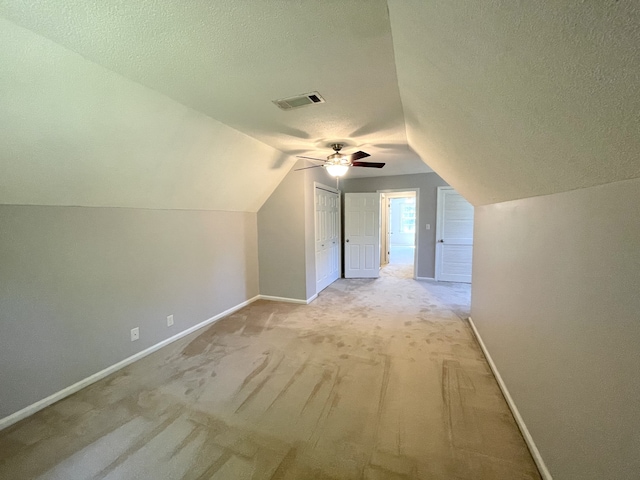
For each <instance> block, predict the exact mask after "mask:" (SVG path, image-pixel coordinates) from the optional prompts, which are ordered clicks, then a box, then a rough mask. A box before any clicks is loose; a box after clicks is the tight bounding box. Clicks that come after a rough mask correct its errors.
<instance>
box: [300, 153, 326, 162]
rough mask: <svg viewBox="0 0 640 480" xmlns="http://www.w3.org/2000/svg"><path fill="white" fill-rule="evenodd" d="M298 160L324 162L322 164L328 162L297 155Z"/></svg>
mask: <svg viewBox="0 0 640 480" xmlns="http://www.w3.org/2000/svg"><path fill="white" fill-rule="evenodd" d="M296 158H304V159H305V160H313V161H316V162H322V163H324V162H326V160H320V159H319V158H313V157H302V156H300V155H296Z"/></svg>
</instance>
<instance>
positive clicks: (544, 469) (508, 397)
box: [469, 317, 553, 480]
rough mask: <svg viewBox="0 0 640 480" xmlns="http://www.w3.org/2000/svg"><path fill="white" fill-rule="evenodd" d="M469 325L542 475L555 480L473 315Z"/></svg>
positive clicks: (546, 478)
mask: <svg viewBox="0 0 640 480" xmlns="http://www.w3.org/2000/svg"><path fill="white" fill-rule="evenodd" d="M469 325H471V329H472V330H473V334H474V335H475V337H476V340H478V344H480V348H481V349H482V353H484V356H485V358H486V359H487V362H488V363H489V367H491V371H492V372H493V375H494V376H495V377H496V380H497V381H498V385H499V386H500V390H502V395H504V398H505V400H506V401H507V405H509V408H510V409H511V413H512V414H513V418H515V420H516V423H517V424H518V428H519V429H520V432H522V436H523V437H524V441H525V442H526V443H527V447H529V451H530V452H531V456H532V457H533V460H534V461H535V462H536V465H537V466H538V470H539V471H540V475H541V476H542V478H543V479H544V480H553V478H552V477H551V473H549V469H548V468H547V466H546V465H545V463H544V460H543V459H542V456H541V455H540V451H539V450H538V447H536V444H535V442H534V441H533V437H532V436H531V433H529V429H528V428H527V426H526V425H525V423H524V420H523V419H522V417H521V416H520V412H519V411H518V407H516V404H515V402H514V401H513V398H511V394H510V393H509V390H507V386H506V385H505V383H504V381H503V380H502V377H501V376H500V372H498V368H497V367H496V365H495V363H493V359H492V358H491V355H490V354H489V351H488V350H487V347H486V345H485V344H484V342H483V341H482V337H481V336H480V333H479V332H478V329H477V328H476V325H475V324H474V323H473V320H472V319H471V317H469Z"/></svg>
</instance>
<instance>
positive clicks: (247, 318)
mask: <svg viewBox="0 0 640 480" xmlns="http://www.w3.org/2000/svg"><path fill="white" fill-rule="evenodd" d="M469 290H470V289H469V286H468V285H458V284H437V283H436V282H424V281H423V282H418V281H415V280H413V279H411V266H395V265H390V266H387V267H385V268H384V269H383V270H382V275H381V277H380V278H379V279H375V280H369V279H367V280H364V279H355V280H345V279H340V280H338V281H337V282H335V283H334V284H333V285H331V286H330V287H328V288H327V289H326V290H325V291H323V292H322V293H321V294H320V296H319V297H318V299H317V300H315V301H314V302H313V303H312V304H310V305H295V304H286V303H276V302H267V301H257V302H254V303H253V304H251V305H249V306H248V307H245V308H243V309H242V310H239V311H238V312H236V313H235V314H233V315H231V316H230V317H227V318H225V319H223V320H220V321H219V322H217V323H216V324H214V325H212V326H210V327H208V328H205V329H203V330H200V331H198V332H195V333H193V334H191V335H189V336H187V337H185V338H183V339H181V340H179V341H177V342H175V343H173V344H171V345H169V346H167V347H165V348H163V349H161V350H159V351H158V352H156V353H154V354H151V355H149V356H148V357H146V358H144V359H142V360H140V361H139V362H136V363H134V364H132V365H130V366H128V367H126V368H124V369H123V370H121V371H119V372H118V373H116V374H113V375H111V376H110V377H107V378H106V379H104V380H102V381H100V382H98V383H96V384H94V385H92V386H90V387H88V388H86V389H84V390H82V391H80V392H78V393H76V394H74V395H72V396H71V397H68V398H67V399H65V400H62V401H60V402H58V403H57V404H55V405H53V406H51V407H49V408H47V409H45V410H43V411H41V412H39V413H37V414H35V415H34V416H32V417H30V418H28V419H26V420H24V421H22V422H20V423H18V424H16V425H14V426H13V427H11V428H9V429H7V430H5V431H3V432H0V478H2V479H5V478H7V479H9V478H11V479H18V478H39V479H65V480H67V479H85V478H87V479H89V478H95V479H160V478H162V479H234V480H235V479H245V478H246V479H250V478H251V479H290V480H292V479H301V480H302V479H442V480H456V479H457V480H461V479H470V480H471V479H473V480H481V479H491V480H496V479H497V480H499V479H505V480H516V479H517V480H525V479H528V480H531V479H539V478H540V477H539V476H538V473H537V470H536V468H535V465H534V463H533V461H532V459H531V457H530V455H529V452H528V450H527V448H526V446H525V443H524V441H523V439H522V437H521V435H520V432H519V430H518V428H517V427H516V424H515V422H514V420H513V418H512V416H511V413H510V412H509V410H508V408H507V405H506V403H505V401H504V399H503V397H502V395H501V393H500V391H499V389H498V386H497V384H496V381H495V379H494V377H493V376H492V374H491V372H490V370H489V367H488V365H487V363H486V361H485V359H484V357H483V355H482V353H481V351H480V349H479V347H478V345H477V344H476V342H475V340H474V338H473V336H472V333H471V330H470V328H469V327H468V325H467V324H466V322H465V321H463V320H462V318H461V317H466V316H467V315H468V298H469ZM465 302H466V305H465Z"/></svg>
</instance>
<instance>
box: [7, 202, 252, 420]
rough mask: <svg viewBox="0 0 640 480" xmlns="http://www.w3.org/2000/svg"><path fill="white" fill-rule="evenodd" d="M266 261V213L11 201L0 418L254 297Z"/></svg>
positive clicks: (8, 226)
mask: <svg viewBox="0 0 640 480" xmlns="http://www.w3.org/2000/svg"><path fill="white" fill-rule="evenodd" d="M257 260H258V259H257V227H256V214H255V213H240V212H216V211H187V210H142V209H128V208H82V207H41V206H10V205H4V206H0V271H1V276H0V305H1V306H2V307H1V308H0V364H1V365H2V368H1V369H0V385H1V386H2V387H1V388H0V418H2V417H5V416H7V415H9V414H11V413H13V412H15V411H17V410H19V409H21V408H24V407H26V406H28V405H30V404H32V403H34V402H36V401H38V400H40V399H42V398H45V397H47V396H48V395H51V394H53V393H55V392H57V391H59V390H61V389H63V388H65V387H67V386H69V385H72V384H73V383H75V382H77V381H79V380H81V379H83V378H85V377H88V376H90V375H92V374H93V373H96V372H98V371H100V370H102V369H104V368H106V367H108V366H110V365H112V364H114V363H116V362H118V361H120V360H123V359H124V358H126V357H128V356H130V355H133V354H134V353H136V352H138V351H140V350H143V349H145V348H147V347H149V346H151V345H154V344H156V343H158V342H160V341H162V340H164V339H166V338H168V337H170V336H172V335H175V334H177V333H179V332H180V331H182V330H185V329H187V328H189V327H191V326H193V325H195V324H197V323H200V322H202V321H204V320H206V319H208V318H211V317H212V316H215V315H216V314H218V313H220V312H222V311H224V310H226V309H228V308H230V307H233V306H235V305H237V304H239V303H241V302H243V301H245V300H247V299H250V298H252V297H254V296H255V295H257V294H258V261H257ZM169 314H173V315H174V320H175V324H174V326H172V327H167V324H166V316H167V315H169ZM136 326H138V327H140V340H138V341H137V342H131V341H130V338H129V337H130V330H131V328H133V327H136Z"/></svg>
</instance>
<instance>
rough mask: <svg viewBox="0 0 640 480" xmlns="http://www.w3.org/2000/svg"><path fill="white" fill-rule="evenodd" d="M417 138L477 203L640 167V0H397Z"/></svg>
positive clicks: (424, 153) (402, 63)
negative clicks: (543, 0) (511, 0)
mask: <svg viewBox="0 0 640 480" xmlns="http://www.w3.org/2000/svg"><path fill="white" fill-rule="evenodd" d="M388 3H389V10H390V19H391V27H392V32H393V40H394V48H395V57H396V65H397V74H398V82H399V87H400V94H401V97H402V102H403V105H404V113H405V119H406V125H407V137H408V141H409V144H410V145H411V146H412V147H413V149H414V150H415V151H416V152H417V153H418V154H419V155H420V156H421V158H422V159H423V160H424V161H425V162H427V163H428V164H429V166H431V168H433V169H434V170H435V171H436V172H437V173H438V174H439V175H441V176H442V177H443V178H444V179H445V180H446V181H447V182H449V183H450V184H451V185H453V186H454V187H455V188H456V189H457V190H458V191H460V192H461V193H462V194H463V195H464V196H465V197H466V198H467V199H468V200H469V201H470V202H472V203H473V204H475V205H481V204H488V203H495V202H500V201H505V200H511V199H517V198H524V197H531V196H537V195H544V194H550V193H556V192H561V191H567V190H572V189H578V188H582V187H589V186H593V185H597V184H604V183H609V182H614V181H618V180H624V179H629V178H635V177H639V176H640V3H639V2H637V1H631V0H628V1H625V0H622V1H613V0H607V1H586V2H585V1H578V0H575V1H567V0H562V1H560V0H558V1H546V2H540V1H525V2H504V1H499V0H487V1H481V2H469V1H466V0H455V1H428V2H426V1H424V0H389V2H388Z"/></svg>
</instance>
